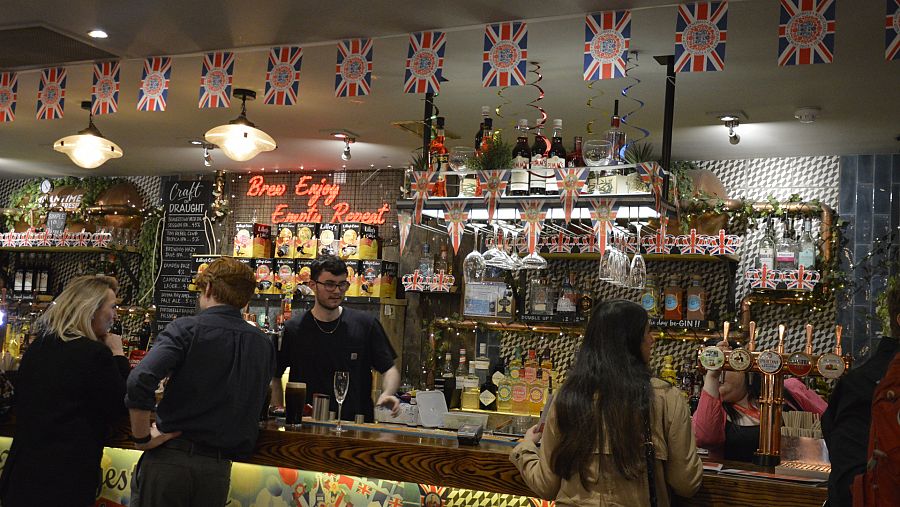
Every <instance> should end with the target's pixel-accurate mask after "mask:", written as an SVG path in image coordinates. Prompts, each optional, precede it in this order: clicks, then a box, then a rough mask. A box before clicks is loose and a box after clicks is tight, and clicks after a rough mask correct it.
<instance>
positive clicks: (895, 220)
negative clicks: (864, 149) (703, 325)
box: [838, 154, 900, 356]
mask: <svg viewBox="0 0 900 507" xmlns="http://www.w3.org/2000/svg"><path fill="white" fill-rule="evenodd" d="M840 170H841V179H840V198H839V207H838V213H839V215H840V216H841V218H843V219H845V220H847V222H849V224H848V226H847V228H846V230H845V237H846V240H847V241H846V247H847V251H849V252H851V253H852V254H853V256H854V262H855V263H856V262H859V260H860V259H862V258H864V257H865V256H866V255H868V254H869V252H871V251H872V249H873V248H874V246H875V245H874V243H875V241H878V240H879V239H881V238H884V237H885V236H886V235H887V234H888V233H889V232H890V231H891V230H892V229H896V228H898V227H900V154H885V155H849V156H843V157H841V159H840ZM895 251H896V250H895ZM887 260H888V259H880V258H872V260H871V261H870V262H869V263H868V265H869V267H870V268H871V267H877V266H883V265H884V264H885V263H886V261H887ZM843 268H844V270H846V271H848V272H849V271H850V267H849V265H848V263H847V262H846V261H845V262H844V266H843ZM850 276H851V279H852V281H853V282H854V287H853V288H854V290H856V289H860V290H859V291H858V292H857V293H856V294H855V295H854V296H853V297H852V299H851V300H849V301H847V299H846V298H841V299H840V300H839V301H841V303H840V304H841V305H842V306H841V307H839V308H838V320H839V321H840V323H841V324H843V326H844V343H843V346H844V350H845V351H850V352H852V353H853V354H854V356H859V355H861V353H864V352H865V351H866V349H867V348H872V347H873V345H874V343H873V342H874V340H877V337H878V336H880V335H881V333H882V329H881V323H880V322H879V320H878V318H877V317H876V316H875V297H876V296H877V295H878V294H879V293H880V292H882V291H883V290H884V288H885V284H886V279H887V273H883V274H879V275H877V276H872V277H870V279H868V280H865V281H864V279H865V272H864V270H863V269H861V268H859V267H856V268H855V269H854V270H853V271H852V272H851V274H850ZM864 283H865V286H863V284H864ZM886 332H887V331H886Z"/></svg>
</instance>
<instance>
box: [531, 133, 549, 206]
mask: <svg viewBox="0 0 900 507" xmlns="http://www.w3.org/2000/svg"><path fill="white" fill-rule="evenodd" d="M541 129H542V127H541V124H540V120H538V123H537V124H536V126H535V129H534V144H532V145H531V177H530V179H529V182H528V193H529V194H531V195H544V194H546V193H547V179H546V178H545V177H544V176H546V174H545V173H546V169H547V151H548V150H549V149H550V147H549V146H547V138H546V137H544V133H543V132H542V131H541Z"/></svg>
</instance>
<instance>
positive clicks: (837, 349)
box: [834, 324, 844, 355]
mask: <svg viewBox="0 0 900 507" xmlns="http://www.w3.org/2000/svg"><path fill="white" fill-rule="evenodd" d="M843 332H844V326H842V325H840V324H838V325H837V326H835V327H834V334H835V336H837V343H835V345H834V353H835V354H837V355H841V334H842V333H843Z"/></svg>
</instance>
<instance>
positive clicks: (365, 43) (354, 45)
mask: <svg viewBox="0 0 900 507" xmlns="http://www.w3.org/2000/svg"><path fill="white" fill-rule="evenodd" d="M371 89H372V39H349V40H342V41H340V42H338V48H337V65H336V66H335V77H334V96H335V97H357V96H362V95H368V94H369V91H370V90H371Z"/></svg>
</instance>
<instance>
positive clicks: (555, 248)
mask: <svg viewBox="0 0 900 507" xmlns="http://www.w3.org/2000/svg"><path fill="white" fill-rule="evenodd" d="M571 252H572V238H571V237H570V236H569V235H568V234H566V233H564V232H563V231H559V232H557V233H556V234H555V235H553V237H551V238H550V253H571Z"/></svg>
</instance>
